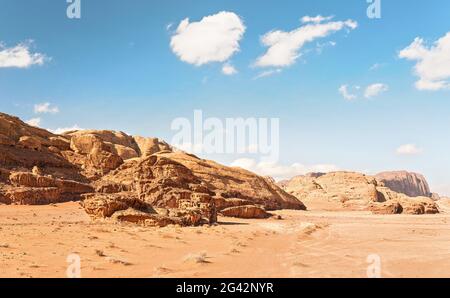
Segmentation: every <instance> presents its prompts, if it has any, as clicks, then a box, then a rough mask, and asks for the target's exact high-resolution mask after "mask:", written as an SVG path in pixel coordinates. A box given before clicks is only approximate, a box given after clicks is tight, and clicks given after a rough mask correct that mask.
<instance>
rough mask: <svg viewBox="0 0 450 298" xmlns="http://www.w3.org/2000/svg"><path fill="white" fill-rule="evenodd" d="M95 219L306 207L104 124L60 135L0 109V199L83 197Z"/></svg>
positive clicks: (263, 181)
mask: <svg viewBox="0 0 450 298" xmlns="http://www.w3.org/2000/svg"><path fill="white" fill-rule="evenodd" d="M80 199H81V204H82V206H83V207H84V209H85V211H86V212H87V213H88V214H89V215H90V216H91V217H92V218H96V219H98V218H100V219H108V220H116V221H120V222H131V223H137V224H142V225H145V226H165V225H168V224H178V225H182V226H187V225H199V224H204V223H208V224H212V223H215V222H216V221H217V214H218V212H221V214H222V215H225V216H234V217H244V218H265V217H268V216H270V214H269V213H267V211H270V210H277V209H283V208H289V209H300V210H304V209H305V206H304V205H303V204H302V202H300V201H299V200H298V199H297V198H295V197H294V196H292V195H289V194H287V193H286V192H284V191H283V190H282V189H281V188H280V187H278V186H277V185H276V184H275V182H274V181H273V180H271V179H268V178H263V177H260V176H257V175H255V174H253V173H251V172H248V171H245V170H242V169H238V168H230V167H226V166H223V165H220V164H217V163H215V162H212V161H208V160H203V159H200V158H198V157H196V156H193V155H190V154H187V153H185V152H181V151H176V152H175V151H174V150H173V148H172V147H171V146H170V145H168V144H167V143H165V142H164V141H162V140H159V139H157V138H143V137H132V136H129V135H127V134H125V133H123V132H115V131H107V130H83V131H71V132H68V133H65V134H63V135H55V134H52V133H50V132H48V131H45V130H43V129H39V128H35V127H31V126H29V125H27V124H25V123H24V122H22V121H20V120H19V119H18V118H15V117H11V116H9V115H6V114H1V113H0V203H4V204H50V203H59V202H64V201H67V200H80Z"/></svg>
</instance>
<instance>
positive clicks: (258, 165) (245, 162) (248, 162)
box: [231, 158, 339, 180]
mask: <svg viewBox="0 0 450 298" xmlns="http://www.w3.org/2000/svg"><path fill="white" fill-rule="evenodd" d="M231 166H232V167H240V168H243V169H246V170H249V171H252V172H254V173H256V174H258V175H261V176H270V177H273V178H274V179H275V180H282V179H289V178H292V177H294V176H298V175H304V174H306V173H311V172H322V173H327V172H333V171H338V170H339V168H338V167H337V166H335V165H328V164H323V165H310V166H306V165H302V164H299V163H294V164H292V165H281V164H278V163H271V162H257V161H256V160H255V159H251V158H241V159H238V160H235V161H234V162H233V163H232V164H231Z"/></svg>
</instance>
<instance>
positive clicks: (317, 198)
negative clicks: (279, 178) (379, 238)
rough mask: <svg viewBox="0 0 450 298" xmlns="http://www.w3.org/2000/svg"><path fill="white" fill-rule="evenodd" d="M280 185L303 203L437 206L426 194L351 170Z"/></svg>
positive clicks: (409, 209) (393, 208) (407, 209)
mask: <svg viewBox="0 0 450 298" xmlns="http://www.w3.org/2000/svg"><path fill="white" fill-rule="evenodd" d="M282 186H283V189H284V190H286V191H287V192H288V193H290V194H292V195H294V196H296V197H297V198H298V199H299V200H301V201H302V202H305V204H307V205H308V204H314V205H316V206H319V207H320V208H325V209H330V210H336V209H342V210H371V211H373V212H374V213H377V214H400V213H405V214H433V213H438V212H439V210H438V208H437V205H436V204H435V202H434V201H433V200H431V199H430V198H428V197H409V196H407V195H405V194H403V193H398V192H395V191H393V190H391V189H390V188H388V187H386V186H385V185H384V183H382V182H381V181H378V180H377V179H376V178H375V177H372V176H367V175H364V174H360V173H354V172H334V173H328V174H323V175H305V176H298V177H294V178H293V179H291V180H290V181H285V182H283V184H282Z"/></svg>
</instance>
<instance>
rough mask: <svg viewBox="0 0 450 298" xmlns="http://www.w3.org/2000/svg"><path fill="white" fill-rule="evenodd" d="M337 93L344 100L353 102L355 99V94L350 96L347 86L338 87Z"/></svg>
mask: <svg viewBox="0 0 450 298" xmlns="http://www.w3.org/2000/svg"><path fill="white" fill-rule="evenodd" d="M339 93H340V94H341V95H342V96H343V97H344V98H345V99H346V100H353V99H356V98H357V96H356V95H355V94H351V93H350V91H349V90H348V85H342V86H341V87H339Z"/></svg>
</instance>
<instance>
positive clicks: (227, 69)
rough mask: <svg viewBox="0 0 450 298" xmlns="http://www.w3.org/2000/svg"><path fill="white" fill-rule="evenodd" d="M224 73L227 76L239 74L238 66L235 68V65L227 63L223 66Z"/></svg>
mask: <svg viewBox="0 0 450 298" xmlns="http://www.w3.org/2000/svg"><path fill="white" fill-rule="evenodd" d="M222 73H223V74H224V75H227V76H232V75H234V74H237V73H238V71H237V70H236V68H235V67H234V66H233V65H231V64H230V63H225V64H224V65H223V66H222Z"/></svg>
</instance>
